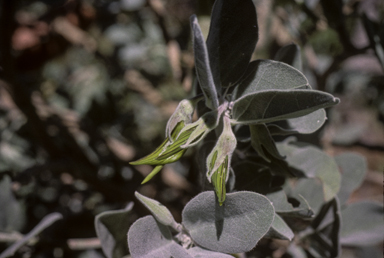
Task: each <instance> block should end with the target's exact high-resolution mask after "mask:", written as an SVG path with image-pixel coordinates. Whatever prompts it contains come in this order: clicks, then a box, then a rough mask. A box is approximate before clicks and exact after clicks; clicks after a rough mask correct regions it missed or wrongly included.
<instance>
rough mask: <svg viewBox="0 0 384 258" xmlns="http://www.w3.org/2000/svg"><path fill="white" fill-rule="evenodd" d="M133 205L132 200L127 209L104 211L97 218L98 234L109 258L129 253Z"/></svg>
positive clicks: (116, 257)
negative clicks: (129, 233) (128, 239)
mask: <svg viewBox="0 0 384 258" xmlns="http://www.w3.org/2000/svg"><path fill="white" fill-rule="evenodd" d="M132 207H133V202H130V203H129V204H128V205H127V206H126V207H125V209H121V210H115V211H106V212H102V213H100V214H98V215H97V216H96V218H95V228H96V234H97V237H98V238H99V239H100V242H101V248H102V249H103V252H104V254H105V256H107V257H108V258H118V257H123V256H124V255H126V254H127V253H128V249H127V242H126V239H127V232H128V229H129V226H130V225H131V223H132V221H131V219H132V218H131V217H130V213H131V210H132Z"/></svg>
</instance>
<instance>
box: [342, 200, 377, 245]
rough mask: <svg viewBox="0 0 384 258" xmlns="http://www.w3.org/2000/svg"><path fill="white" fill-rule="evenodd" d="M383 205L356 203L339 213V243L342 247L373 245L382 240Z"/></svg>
mask: <svg viewBox="0 0 384 258" xmlns="http://www.w3.org/2000/svg"><path fill="white" fill-rule="evenodd" d="M383 216H384V210H383V205H382V204H380V203H375V202H358V203H354V204H351V205H349V206H348V207H347V208H346V209H344V210H342V211H341V217H342V220H343V223H342V225H341V234H340V237H341V239H340V242H341V244H342V245H355V246H365V245H375V244H379V243H381V242H383V240H384V223H383Z"/></svg>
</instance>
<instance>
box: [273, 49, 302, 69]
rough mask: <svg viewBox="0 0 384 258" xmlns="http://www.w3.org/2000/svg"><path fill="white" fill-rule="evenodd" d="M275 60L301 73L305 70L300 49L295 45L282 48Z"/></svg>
mask: <svg viewBox="0 0 384 258" xmlns="http://www.w3.org/2000/svg"><path fill="white" fill-rule="evenodd" d="M274 60H276V61H280V62H283V63H286V64H288V65H290V66H293V67H295V68H296V69H297V70H299V71H302V70H303V65H302V62H301V52H300V47H299V46H298V45H297V44H295V43H292V44H288V45H285V46H284V47H282V48H280V49H279V50H278V51H277V53H276V55H275V58H274Z"/></svg>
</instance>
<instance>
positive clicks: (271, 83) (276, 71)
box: [234, 59, 311, 101]
mask: <svg viewBox="0 0 384 258" xmlns="http://www.w3.org/2000/svg"><path fill="white" fill-rule="evenodd" d="M310 88H311V87H310V86H309V83H308V80H307V78H305V76H304V75H303V74H302V73H301V72H300V71H299V70H297V69H295V68H293V67H292V66H289V65H287V64H285V63H282V62H277V61H272V60H261V59H260V60H255V61H253V62H251V63H250V64H249V66H248V69H247V71H246V73H245V78H244V80H243V81H242V82H241V83H240V85H239V86H238V87H237V88H236V90H235V94H234V101H236V100H237V99H239V98H242V97H245V96H247V95H250V94H254V93H256V92H258V91H265V90H288V89H310Z"/></svg>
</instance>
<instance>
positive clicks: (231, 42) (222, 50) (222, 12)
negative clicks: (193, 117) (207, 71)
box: [207, 0, 258, 92]
mask: <svg viewBox="0 0 384 258" xmlns="http://www.w3.org/2000/svg"><path fill="white" fill-rule="evenodd" d="M257 40H258V26H257V17H256V9H255V6H254V5H253V2H252V1H251V0H217V1H215V3H214V5H213V10H212V17H211V26H210V29H209V35H208V39H207V47H208V53H209V60H210V64H211V69H212V73H213V75H214V79H215V84H216V88H217V91H218V92H220V90H221V87H230V86H233V85H234V84H235V83H236V82H237V81H239V79H240V78H241V76H242V75H243V74H244V72H245V70H246V68H247V66H248V64H249V61H250V59H251V57H252V53H253V51H254V49H255V46H256V42H257Z"/></svg>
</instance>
